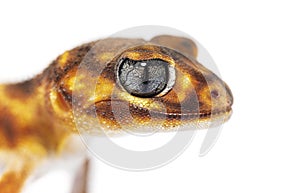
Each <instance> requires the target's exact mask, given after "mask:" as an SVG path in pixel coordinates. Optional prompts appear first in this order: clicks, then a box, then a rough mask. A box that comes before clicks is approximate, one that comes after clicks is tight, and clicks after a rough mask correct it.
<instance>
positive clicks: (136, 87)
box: [117, 58, 175, 98]
mask: <svg viewBox="0 0 300 193" xmlns="http://www.w3.org/2000/svg"><path fill="white" fill-rule="evenodd" d="M117 74H118V75H117V78H118V82H119V83H120V85H121V86H122V87H123V88H124V89H125V90H126V91H127V92H128V93H129V94H131V95H133V96H137V97H141V98H151V97H159V96H163V95H165V94H166V93H167V92H169V91H170V90H171V88H172V87H173V85H174V83H175V69H174V67H173V66H172V65H170V64H169V63H168V62H166V61H164V60H161V59H151V60H139V61H136V60H131V59H128V58H126V59H122V60H120V62H119V64H118V67H117Z"/></svg>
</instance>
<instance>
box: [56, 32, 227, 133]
mask: <svg viewBox="0 0 300 193" xmlns="http://www.w3.org/2000/svg"><path fill="white" fill-rule="evenodd" d="M93 46H94V47H95V49H93V51H91V50H89V52H91V53H92V54H91V55H89V57H88V58H89V59H88V60H86V62H83V61H84V60H85V59H81V63H85V67H82V68H81V67H80V66H79V65H78V66H76V67H75V68H73V69H72V70H69V71H68V73H66V74H67V75H65V76H64V77H63V78H62V79H61V80H60V81H58V84H59V86H58V88H59V89H60V91H59V92H57V93H62V95H63V96H62V97H60V98H61V100H69V103H70V101H71V100H72V104H69V106H71V107H74V105H77V106H78V104H80V105H79V106H80V109H81V110H79V111H77V112H80V116H79V117H81V118H82V119H83V120H84V121H81V122H86V120H88V119H90V118H91V117H93V118H95V119H96V120H97V121H98V123H99V125H101V127H102V128H108V129H110V130H118V129H120V128H124V127H125V128H127V129H129V128H135V129H139V130H145V131H146V130H148V129H145V128H151V129H155V128H159V129H163V130H169V129H170V128H173V127H177V126H189V127H191V126H193V127H194V126H195V124H199V123H200V124H201V123H203V122H209V121H213V120H215V119H218V120H223V122H224V121H225V120H227V119H228V118H229V117H230V115H231V106H232V103H233V97H232V94H231V91H230V89H229V87H228V86H227V85H226V83H225V82H224V81H222V80H221V79H220V78H219V77H218V76H217V75H216V74H214V73H213V72H212V71H210V70H209V69H207V68H206V67H204V66H203V65H202V64H200V63H199V62H197V60H196V57H197V47H196V45H195V43H194V42H193V41H191V40H189V39H187V38H182V37H175V36H158V37H155V38H153V39H152V40H150V41H144V40H141V39H105V40H102V41H100V42H98V43H96V44H95V45H93ZM87 55H88V54H87ZM91 58H92V59H91ZM99 69H101V70H99ZM78 71H81V73H78ZM75 77H76V80H77V82H78V83H74V82H75ZM91 85H92V86H91ZM68 98H69V99H68ZM66 109H67V108H66ZM94 124H95V123H94ZM89 126H90V125H89Z"/></svg>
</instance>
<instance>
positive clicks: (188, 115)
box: [93, 100, 232, 121]
mask: <svg viewBox="0 0 300 193" xmlns="http://www.w3.org/2000/svg"><path fill="white" fill-rule="evenodd" d="M126 106H127V107H126ZM93 109H94V110H95V111H96V113H97V114H98V115H100V116H103V115H104V114H105V115H109V114H110V115H109V116H111V117H114V116H119V115H121V116H122V114H123V113H124V111H126V110H127V111H129V112H130V114H131V115H132V116H141V117H150V118H154V119H155V118H156V119H157V118H158V119H166V120H183V121H184V120H187V121H188V120H196V119H200V120H201V119H204V120H206V119H210V118H211V119H213V118H214V117H223V116H224V117H228V118H229V117H230V116H231V113H232V109H231V106H229V107H227V108H225V109H212V110H211V111H207V112H201V110H200V111H199V112H180V111H179V112H178V111H177V112H163V111H157V110H149V109H147V108H143V107H140V106H137V105H134V104H132V103H129V104H128V102H125V101H122V100H105V101H99V102H96V103H95V105H94V108H93ZM104 112H106V113H104ZM107 112H111V113H107Z"/></svg>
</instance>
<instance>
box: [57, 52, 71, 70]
mask: <svg viewBox="0 0 300 193" xmlns="http://www.w3.org/2000/svg"><path fill="white" fill-rule="evenodd" d="M69 55H70V54H69V52H68V51H67V52H65V53H63V54H62V55H61V56H60V57H59V60H58V62H59V65H60V66H61V67H64V66H65V65H66V63H67V61H68V58H69Z"/></svg>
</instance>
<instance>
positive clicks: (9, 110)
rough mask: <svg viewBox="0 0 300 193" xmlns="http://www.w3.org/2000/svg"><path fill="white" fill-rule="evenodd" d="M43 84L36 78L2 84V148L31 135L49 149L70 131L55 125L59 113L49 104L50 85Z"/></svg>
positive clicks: (0, 136)
mask: <svg viewBox="0 0 300 193" xmlns="http://www.w3.org/2000/svg"><path fill="white" fill-rule="evenodd" d="M43 83H44V82H42V80H41V79H39V78H38V77H36V78H34V79H31V80H28V81H24V82H21V83H15V84H2V85H0V100H1V103H0V148H1V147H3V146H4V147H5V146H7V147H13V146H17V145H18V144H19V143H20V140H25V139H26V138H30V139H33V140H38V141H39V140H41V141H42V142H41V143H43V145H44V146H47V149H55V148H56V147H55V145H57V144H58V143H57V144H56V143H53V141H55V140H58V141H59V140H60V138H61V137H63V136H65V135H66V133H67V132H68V130H67V129H66V128H64V127H63V126H61V127H58V126H57V125H56V124H54V123H56V122H57V120H56V119H57V116H54V112H53V111H51V109H49V105H47V104H48V103H49V102H50V101H49V100H50V99H49V97H48V95H49V94H48V93H49V91H48V88H47V86H49V85H48V84H43ZM49 120H50V121H49ZM60 136H61V137H60ZM53 145H54V146H53ZM50 146H53V147H50Z"/></svg>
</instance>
